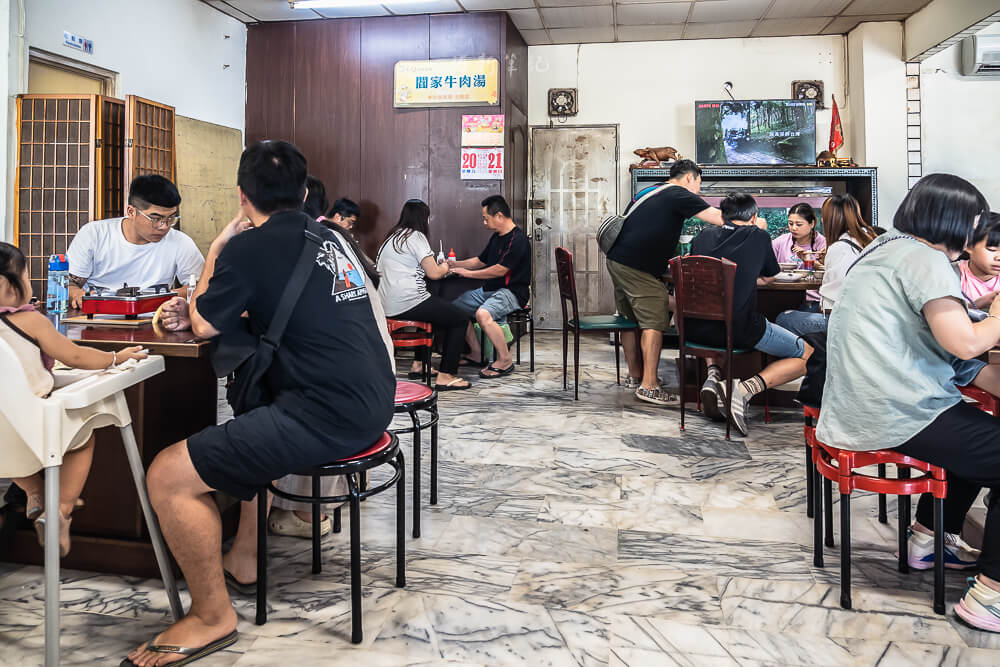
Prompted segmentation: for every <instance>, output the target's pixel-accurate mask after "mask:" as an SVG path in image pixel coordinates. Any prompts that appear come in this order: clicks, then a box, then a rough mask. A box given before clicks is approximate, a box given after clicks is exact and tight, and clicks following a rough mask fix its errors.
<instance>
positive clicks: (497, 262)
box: [448, 195, 531, 378]
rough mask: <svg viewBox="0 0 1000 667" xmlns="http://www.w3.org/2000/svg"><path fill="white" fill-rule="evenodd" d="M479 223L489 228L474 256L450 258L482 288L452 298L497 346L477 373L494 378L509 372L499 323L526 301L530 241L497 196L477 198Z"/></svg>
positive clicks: (472, 343)
mask: <svg viewBox="0 0 1000 667" xmlns="http://www.w3.org/2000/svg"><path fill="white" fill-rule="evenodd" d="M482 206H483V224H484V225H486V227H487V228H489V229H492V230H493V236H491V237H490V240H489V242H488V243H487V244H486V248H485V249H484V250H483V251H482V252H481V253H479V256H478V257H470V258H469V259H463V260H459V261H449V262H448V263H449V264H450V265H451V267H452V270H453V271H454V272H455V274H456V275H459V276H465V277H466V278H478V279H480V280H485V282H484V283H483V286H482V287H479V288H477V289H474V290H470V291H468V292H466V293H465V294H463V295H462V296H460V297H458V298H457V299H455V301H454V303H455V306H457V307H458V308H459V310H461V311H463V312H465V313H466V314H467V315H468V316H469V317H475V319H476V322H478V323H479V326H480V327H481V328H482V330H483V332H484V333H485V334H486V337H487V338H489V340H490V342H491V343H492V344H493V348H494V349H495V350H496V351H497V360H496V361H494V362H493V363H492V364H490V365H489V366H487V367H486V368H484V369H483V370H482V371H480V373H479V376H480V377H484V378H495V377H501V376H503V375H510V374H511V373H513V372H514V359H513V357H511V356H510V350H509V349H508V348H507V340H506V338H505V337H504V334H503V329H501V328H500V325H501V324H503V323H504V321H505V320H506V319H507V316H508V315H510V314H511V313H512V312H514V311H515V310H519V309H521V308H524V307H525V306H526V305H527V304H528V296H529V294H528V290H529V288H530V287H531V242H530V241H529V240H528V237H527V235H525V233H524V232H523V231H521V228H520V227H518V226H517V225H516V224H514V221H513V220H512V219H511V217H510V206H508V205H507V200H506V199H504V198H503V197H502V196H501V195H493V196H491V197H487V198H486V199H484V200H483V202H482ZM466 338H467V339H468V342H469V347H470V348H471V359H467V361H470V362H473V363H475V360H477V359H478V358H479V357H480V356H481V354H482V353H481V350H480V346H479V341H478V340H477V339H476V336H475V334H474V333H473V330H472V325H471V324H470V325H469V331H468V334H467V336H466Z"/></svg>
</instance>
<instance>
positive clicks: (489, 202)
mask: <svg viewBox="0 0 1000 667" xmlns="http://www.w3.org/2000/svg"><path fill="white" fill-rule="evenodd" d="M480 206H485V207H486V212H487V213H488V214H489V215H496V214H497V213H502V214H503V217H505V218H509V217H510V205H509V204H508V203H507V200H506V199H504V198H503V195H490V196H489V197H487V198H486V199H484V200H483V201H482V203H480Z"/></svg>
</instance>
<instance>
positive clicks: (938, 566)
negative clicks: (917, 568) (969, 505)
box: [934, 498, 944, 614]
mask: <svg viewBox="0 0 1000 667" xmlns="http://www.w3.org/2000/svg"><path fill="white" fill-rule="evenodd" d="M934 613H935V614H944V498H935V499H934Z"/></svg>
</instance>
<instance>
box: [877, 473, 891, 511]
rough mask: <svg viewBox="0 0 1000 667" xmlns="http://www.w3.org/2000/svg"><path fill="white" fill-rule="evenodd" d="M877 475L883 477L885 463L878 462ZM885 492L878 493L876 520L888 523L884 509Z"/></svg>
mask: <svg viewBox="0 0 1000 667" xmlns="http://www.w3.org/2000/svg"><path fill="white" fill-rule="evenodd" d="M878 476H879V477H881V478H882V479H885V464H884V463H879V464H878ZM885 504H886V503H885V494H884V493H880V494H878V522H879V523H889V517H888V515H887V513H886V509H885Z"/></svg>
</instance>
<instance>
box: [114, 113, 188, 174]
mask: <svg viewBox="0 0 1000 667" xmlns="http://www.w3.org/2000/svg"><path fill="white" fill-rule="evenodd" d="M125 99H126V106H127V109H128V110H127V111H126V116H125V125H126V128H127V132H128V134H127V136H126V139H125V153H126V155H125V173H126V175H127V178H128V181H129V182H131V180H132V179H133V178H135V177H136V176H140V175H142V174H159V175H160V176H163V177H164V178H168V179H170V180H171V181H174V182H176V179H175V175H176V173H177V164H176V151H175V150H174V108H173V107H171V106H167V105H165V104H160V103H158V102H153V101H151V100H147V99H143V98H141V97H137V96H135V95H128V96H127V97H126V98H125Z"/></svg>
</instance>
